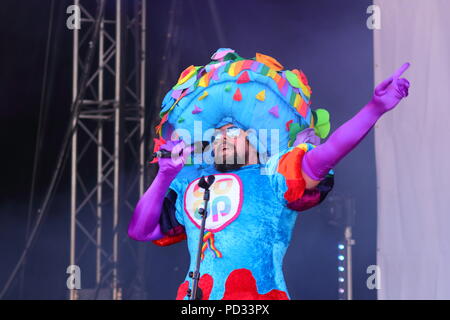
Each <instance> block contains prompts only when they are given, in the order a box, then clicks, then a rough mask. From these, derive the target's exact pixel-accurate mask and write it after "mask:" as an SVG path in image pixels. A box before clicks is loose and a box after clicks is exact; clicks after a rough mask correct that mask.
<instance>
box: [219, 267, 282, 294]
mask: <svg viewBox="0 0 450 320" xmlns="http://www.w3.org/2000/svg"><path fill="white" fill-rule="evenodd" d="M222 300H289V298H288V296H287V294H286V292H284V291H281V290H277V289H273V290H271V291H269V292H267V293H265V294H260V293H258V290H257V288H256V280H255V278H254V277H253V275H252V272H251V271H250V270H248V269H237V270H233V271H232V272H231V273H230V275H229V276H228V278H227V281H226V283H225V293H224V295H223V298H222Z"/></svg>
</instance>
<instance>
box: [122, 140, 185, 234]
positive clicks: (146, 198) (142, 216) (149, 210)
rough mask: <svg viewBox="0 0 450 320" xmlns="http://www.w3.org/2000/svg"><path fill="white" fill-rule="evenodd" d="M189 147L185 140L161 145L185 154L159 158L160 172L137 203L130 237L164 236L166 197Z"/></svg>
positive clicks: (183, 162) (173, 151) (129, 227)
mask: <svg viewBox="0 0 450 320" xmlns="http://www.w3.org/2000/svg"><path fill="white" fill-rule="evenodd" d="M187 148H189V147H187ZM187 148H186V147H185V144H184V142H183V141H168V142H167V143H166V144H164V145H162V146H161V147H160V150H167V151H171V152H172V154H173V155H176V154H179V152H180V151H181V150H183V155H182V156H180V157H177V156H174V157H172V158H160V159H159V160H158V163H159V170H158V174H157V175H156V177H155V179H154V180H153V182H152V184H151V185H150V187H149V188H148V189H147V191H146V192H145V193H144V195H143V196H142V197H141V199H140V200H139V202H138V203H137V205H136V208H135V210H134V213H133V217H132V218H131V222H130V224H129V226H128V236H129V237H130V238H132V239H134V240H137V241H150V240H157V239H160V238H162V237H163V236H164V235H163V233H162V231H161V228H160V225H159V218H160V216H161V209H162V206H163V201H164V197H165V195H166V192H167V190H168V189H169V186H170V184H171V182H172V181H173V179H175V177H176V176H177V174H178V172H180V170H181V169H182V168H183V166H184V164H185V161H186V157H187V154H188V153H189V150H187Z"/></svg>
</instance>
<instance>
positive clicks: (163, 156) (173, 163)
mask: <svg viewBox="0 0 450 320" xmlns="http://www.w3.org/2000/svg"><path fill="white" fill-rule="evenodd" d="M192 149H193V147H192V145H189V146H186V144H185V143H184V141H183V140H175V141H172V140H170V141H167V142H166V143H165V144H163V145H162V146H161V147H160V148H159V150H158V151H157V152H155V154H153V156H156V157H158V158H159V160H158V163H159V173H162V174H164V175H167V176H169V177H175V176H176V175H177V174H178V172H180V171H181V169H183V167H184V164H185V163H186V160H187V157H188V156H189V155H190V153H191V152H192Z"/></svg>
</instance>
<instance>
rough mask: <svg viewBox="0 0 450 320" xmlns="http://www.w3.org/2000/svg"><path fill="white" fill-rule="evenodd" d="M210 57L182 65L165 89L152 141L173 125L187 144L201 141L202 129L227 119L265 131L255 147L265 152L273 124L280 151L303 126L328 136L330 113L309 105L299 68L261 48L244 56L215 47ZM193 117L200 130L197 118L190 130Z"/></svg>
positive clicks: (167, 133)
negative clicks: (197, 63)
mask: <svg viewBox="0 0 450 320" xmlns="http://www.w3.org/2000/svg"><path fill="white" fill-rule="evenodd" d="M211 59H212V62H210V63H209V64H207V65H206V66H192V65H191V66H189V67H188V68H186V69H185V70H184V71H183V72H182V73H181V75H180V77H179V79H178V82H177V84H176V85H175V86H174V87H173V88H172V89H171V90H170V91H169V92H168V93H167V94H166V96H165V98H164V100H163V102H162V110H161V113H160V116H161V122H160V124H159V125H158V126H156V128H155V129H156V133H157V134H158V135H159V139H157V140H156V144H160V143H162V141H164V140H168V139H170V137H171V134H172V133H173V131H174V130H176V129H183V130H181V131H180V132H184V133H186V132H187V133H189V135H190V137H191V143H193V142H196V141H201V140H203V139H204V138H203V133H204V132H205V131H206V130H207V129H210V128H218V127H220V126H222V125H224V124H226V123H227V122H230V123H235V124H237V125H239V126H240V127H241V128H243V129H245V130H247V129H254V130H255V131H254V132H256V134H257V135H258V134H259V133H260V132H262V131H264V135H266V136H265V138H264V139H259V141H258V145H257V147H258V149H259V151H260V152H261V151H267V153H268V155H269V156H270V155H271V143H270V141H271V136H272V131H271V129H278V137H279V143H280V145H279V150H280V151H281V150H283V149H285V148H287V147H290V146H292V145H293V143H294V141H295V139H296V137H297V134H298V133H300V132H302V131H303V130H305V129H308V128H312V129H310V130H309V131H312V130H314V133H315V134H316V135H317V136H319V137H320V138H322V139H323V138H325V137H326V136H327V135H328V133H329V130H330V123H329V114H328V112H327V111H326V110H325V109H317V110H311V109H310V105H311V101H310V97H311V93H312V90H311V87H310V86H309V84H308V79H307V78H306V76H305V74H304V73H303V72H302V71H301V70H297V69H294V70H283V66H282V65H281V64H280V63H279V62H278V61H277V60H275V59H274V58H272V57H269V56H267V55H263V54H260V53H257V54H256V57H255V58H252V59H244V58H242V57H240V56H239V55H238V54H237V53H236V52H235V51H234V50H232V49H228V48H221V49H219V50H217V52H216V53H214V54H213V56H212V57H211ZM195 121H201V129H199V127H198V124H199V122H197V128H196V129H195V132H194V122H195ZM261 129H265V130H261ZM177 132H178V130H177ZM180 137H183V133H181V134H180ZM192 139H193V140H192ZM251 142H252V141H251ZM155 148H156V146H155ZM262 149H265V150H262Z"/></svg>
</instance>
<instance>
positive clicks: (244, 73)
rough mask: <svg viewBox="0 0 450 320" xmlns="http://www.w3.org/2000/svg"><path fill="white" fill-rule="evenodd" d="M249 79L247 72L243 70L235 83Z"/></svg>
mask: <svg viewBox="0 0 450 320" xmlns="http://www.w3.org/2000/svg"><path fill="white" fill-rule="evenodd" d="M249 81H250V77H249V76H248V72H247V71H244V72H243V73H242V74H241V75H240V76H239V78H238V79H237V83H239V84H241V83H246V82H249Z"/></svg>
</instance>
